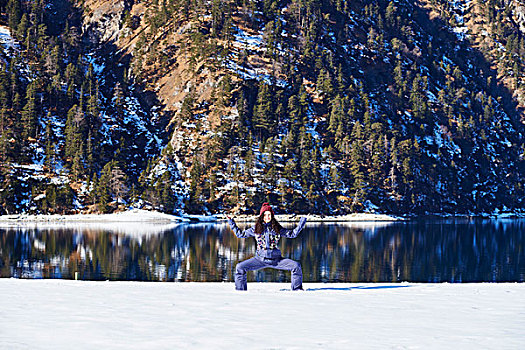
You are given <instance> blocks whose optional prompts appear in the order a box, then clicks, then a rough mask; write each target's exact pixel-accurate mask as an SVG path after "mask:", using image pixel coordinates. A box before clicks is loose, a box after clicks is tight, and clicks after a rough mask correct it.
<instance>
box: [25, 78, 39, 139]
mask: <svg viewBox="0 0 525 350" xmlns="http://www.w3.org/2000/svg"><path fill="white" fill-rule="evenodd" d="M26 101H27V102H26V105H25V106H24V109H23V110H22V138H23V139H24V140H27V139H28V138H36V136H37V135H36V133H37V103H36V86H35V84H29V86H28V87H27V93H26Z"/></svg>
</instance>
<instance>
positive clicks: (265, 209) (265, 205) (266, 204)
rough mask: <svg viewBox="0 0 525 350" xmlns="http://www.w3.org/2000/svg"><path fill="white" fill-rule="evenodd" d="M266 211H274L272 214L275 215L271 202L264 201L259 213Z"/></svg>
mask: <svg viewBox="0 0 525 350" xmlns="http://www.w3.org/2000/svg"><path fill="white" fill-rule="evenodd" d="M265 211H270V212H272V215H273V210H272V207H270V204H269V203H263V205H262V207H261V212H260V213H259V215H262V214H263V213H264V212H265Z"/></svg>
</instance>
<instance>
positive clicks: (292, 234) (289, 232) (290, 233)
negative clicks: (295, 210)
mask: <svg viewBox="0 0 525 350" xmlns="http://www.w3.org/2000/svg"><path fill="white" fill-rule="evenodd" d="M304 224H306V218H305V217H302V218H301V220H299V224H298V225H297V226H296V227H295V228H294V229H293V230H290V229H282V230H281V236H285V237H287V238H295V237H297V235H298V234H299V232H301V230H302V229H303V227H304Z"/></svg>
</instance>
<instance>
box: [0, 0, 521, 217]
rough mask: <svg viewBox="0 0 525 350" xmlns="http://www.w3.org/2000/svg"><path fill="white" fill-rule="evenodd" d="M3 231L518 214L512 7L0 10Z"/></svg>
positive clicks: (119, 4)
mask: <svg viewBox="0 0 525 350" xmlns="http://www.w3.org/2000/svg"><path fill="white" fill-rule="evenodd" d="M0 11H1V12H2V14H3V15H2V21H4V24H5V27H3V29H2V32H1V33H0V34H1V36H0V39H1V40H2V44H1V47H2V53H1V58H0V64H1V68H0V108H1V111H0V114H1V121H0V132H1V136H0V161H1V164H2V168H1V174H0V180H1V190H0V201H1V204H2V208H3V212H4V213H15V212H35V213H48V212H64V213H71V212H79V211H80V212H108V211H114V210H119V209H122V208H125V207H126V206H130V205H132V206H140V207H145V208H153V209H157V210H162V211H166V212H173V211H178V210H182V211H184V212H188V213H216V212H224V211H231V212H248V213H252V212H254V211H255V210H257V209H258V207H259V206H260V203H261V202H262V201H271V202H272V203H273V204H274V205H275V207H277V211H278V212H280V213H283V212H312V213H323V214H342V213H348V212H356V211H357V212H360V211H378V212H385V213H396V214H425V213H460V214H474V213H493V212H497V211H514V212H518V211H521V210H523V209H524V206H525V202H524V189H523V184H524V175H525V167H524V161H523V156H524V155H525V154H524V152H525V148H524V143H523V123H522V120H523V117H524V114H523V106H524V105H525V95H524V80H523V73H524V58H525V40H524V37H523V34H524V33H525V32H524V30H525V17H524V16H525V8H524V7H523V5H521V3H520V2H519V1H503V0H502V1H442V0H429V1H426V0H425V1H416V2H412V1H402V0H399V1H344V0H334V1H328V0H292V1H285V0H283V1H276V0H274V1H272V0H264V1H250V0H238V1H220V0H213V1H198V0H197V1H189V0H173V1H170V0H166V1H159V0H155V1H140V2H138V1H112V0H108V1H102V0H97V1H95V0H84V1H82V2H80V1H78V2H68V1H67V0H56V1H52V0H47V1H44V0H40V1H32V2H27V1H20V0H9V1H5V0H2V1H0Z"/></svg>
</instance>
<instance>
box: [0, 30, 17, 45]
mask: <svg viewBox="0 0 525 350" xmlns="http://www.w3.org/2000/svg"><path fill="white" fill-rule="evenodd" d="M0 43H1V44H2V45H3V46H4V47H5V48H6V49H11V50H12V49H14V48H17V45H16V43H15V40H14V39H13V37H12V36H11V31H10V30H9V27H7V26H0Z"/></svg>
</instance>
